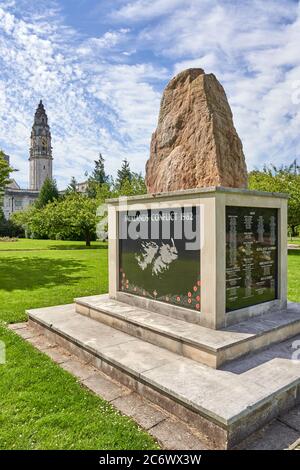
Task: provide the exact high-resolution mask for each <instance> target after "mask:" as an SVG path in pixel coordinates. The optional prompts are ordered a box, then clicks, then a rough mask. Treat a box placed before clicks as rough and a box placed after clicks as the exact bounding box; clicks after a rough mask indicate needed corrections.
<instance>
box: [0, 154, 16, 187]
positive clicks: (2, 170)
mask: <svg viewBox="0 0 300 470" xmlns="http://www.w3.org/2000/svg"><path fill="white" fill-rule="evenodd" d="M12 171H14V170H13V168H11V167H10V166H9V163H8V162H7V161H6V160H5V158H4V152H3V151H2V150H0V196H1V195H3V193H4V189H5V187H6V186H7V185H8V184H9V183H10V178H9V175H10V173H11V172H12Z"/></svg>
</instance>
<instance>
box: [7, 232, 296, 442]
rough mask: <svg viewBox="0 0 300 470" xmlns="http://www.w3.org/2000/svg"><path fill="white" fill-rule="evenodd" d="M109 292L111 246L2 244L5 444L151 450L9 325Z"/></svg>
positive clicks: (292, 260) (126, 422)
mask: <svg viewBox="0 0 300 470" xmlns="http://www.w3.org/2000/svg"><path fill="white" fill-rule="evenodd" d="M103 292H107V245H106V244H104V243H93V244H92V246H91V247H90V248H85V246H84V244H83V242H61V241H48V240H19V241H17V242H0V321H2V323H0V339H1V340H2V341H4V342H5V345H6V349H7V362H6V364H5V365H0V449H57V448H59V449H72V448H75V449H151V448H156V447H157V445H156V443H155V442H154V441H153V439H152V438H151V437H150V436H149V435H148V434H146V433H145V432H143V431H142V430H140V429H139V428H138V427H137V425H136V424H135V423H134V422H133V421H131V420H130V419H128V418H126V417H123V416H121V415H120V414H119V413H117V412H116V410H114V409H113V408H112V407H111V406H110V405H109V404H108V403H107V402H105V401H104V400H101V399H100V398H98V397H96V396H95V395H93V394H92V393H90V392H88V391H87V390H85V389H84V388H82V387H81V386H80V385H79V384H78V383H77V382H76V379H75V378H74V377H72V376H71V375H70V374H68V373H67V372H65V371H63V370H62V369H61V368H60V367H59V366H57V365H56V364H55V363H53V362H52V361H51V360H50V359H49V358H48V357H47V356H45V355H44V354H42V353H40V352H38V351H37V350H36V349H34V348H33V347H32V346H31V345H30V344H28V343H27V342H26V341H24V340H22V339H21V338H19V337H18V336H17V335H16V334H14V333H13V332H11V331H9V330H7V328H6V327H5V324H4V322H7V323H10V322H19V321H23V320H25V319H26V316H25V309H28V308H34V307H41V306H48V305H57V304H63V303H69V302H72V300H73V298H74V297H80V296H84V295H93V294H98V293H103ZM289 299H290V300H293V301H298V302H299V301H300V250H299V251H292V250H290V252H289Z"/></svg>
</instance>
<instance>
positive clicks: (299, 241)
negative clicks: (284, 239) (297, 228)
mask: <svg viewBox="0 0 300 470" xmlns="http://www.w3.org/2000/svg"><path fill="white" fill-rule="evenodd" d="M288 244H290V245H300V238H299V237H297V238H288Z"/></svg>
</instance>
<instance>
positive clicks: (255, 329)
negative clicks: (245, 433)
mask: <svg viewBox="0 0 300 470" xmlns="http://www.w3.org/2000/svg"><path fill="white" fill-rule="evenodd" d="M75 302H76V303H75V308H76V312H77V313H80V314H82V315H86V316H88V317H90V318H93V319H94V320H98V321H100V322H101V323H104V324H106V325H109V326H111V327H113V328H116V329H118V330H121V331H124V332H125V333H128V334H129V335H131V336H135V337H136V338H141V339H143V340H144V341H147V342H149V343H152V344H155V345H156V346H160V347H161V348H165V349H168V350H169V351H172V352H175V353H176V354H180V355H181V356H185V357H188V358H190V359H193V360H194V361H197V362H201V363H202V364H206V365H208V366H210V367H213V368H219V367H220V366H221V365H222V364H225V363H227V362H228V361H231V360H233V359H236V358H238V357H241V356H243V355H245V354H247V353H249V352H252V351H257V350H259V349H262V348H265V347H267V346H269V345H270V344H273V343H277V342H279V341H284V340H285V339H287V338H290V337H292V336H295V335H297V334H300V304H294V303H289V305H288V308H287V309H286V310H284V311H282V310H281V311H278V310H277V311H275V312H272V313H267V314H265V315H262V316H259V317H253V318H251V319H249V320H246V321H244V322H241V323H238V324H236V325H232V326H230V327H227V328H225V329H222V330H212V329H210V328H205V327H203V326H200V325H196V324H191V323H189V322H186V321H183V320H179V319H176V318H171V317H168V316H166V315H160V314H159V313H156V312H151V311H149V310H145V309H141V308H138V307H135V306H132V305H128V304H126V303H124V302H120V301H117V300H113V299H110V298H109V296H108V295H95V296H91V297H81V298H79V299H75Z"/></svg>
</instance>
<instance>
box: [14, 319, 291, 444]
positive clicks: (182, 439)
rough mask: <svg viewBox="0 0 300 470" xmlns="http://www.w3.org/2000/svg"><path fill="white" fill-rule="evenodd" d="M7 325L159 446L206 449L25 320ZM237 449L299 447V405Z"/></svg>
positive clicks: (196, 436) (194, 434)
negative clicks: (130, 421)
mask: <svg viewBox="0 0 300 470" xmlns="http://www.w3.org/2000/svg"><path fill="white" fill-rule="evenodd" d="M9 328H10V329H11V330H13V331H14V332H15V333H16V334H18V335H19V336H21V337H22V338H23V339H26V340H27V341H29V342H30V343H31V344H32V345H33V346H35V347H36V348H37V349H39V350H40V351H42V352H43V353H45V354H47V355H48V356H49V357H50V358H51V359H52V360H53V361H55V362H56V363H57V364H59V365H60V366H61V367H62V368H63V369H65V370H67V371H68V372H70V373H71V374H73V375H74V376H75V377H77V379H78V382H79V383H80V384H81V385H82V386H84V387H87V388H88V389H89V390H91V391H92V392H93V393H95V394H97V395H99V396H101V397H102V398H104V399H105V400H107V401H108V402H110V403H111V404H112V405H113V406H115V407H116V408H117V409H118V410H119V411H120V412H121V413H122V414H124V415H127V416H130V417H132V418H133V419H134V420H135V421H136V422H137V423H138V425H139V426H141V427H142V428H144V429H146V430H147V431H148V432H149V434H151V435H152V436H154V438H155V439H156V440H157V441H158V442H159V444H160V446H161V447H162V448H164V449H170V450H171V449H176V450H205V449H207V448H208V447H207V443H205V442H203V441H202V440H201V438H200V436H199V434H198V432H197V430H196V429H194V428H192V427H189V426H187V425H186V424H185V423H183V422H182V421H180V420H179V419H178V418H176V417H174V416H172V415H170V414H168V413H167V412H166V411H165V410H163V409H161V408H160V407H158V406H156V405H154V404H152V403H151V402H149V401H148V400H146V399H144V398H142V397H141V396H140V395H138V394H137V393H135V392H133V391H132V390H130V389H128V388H126V387H124V386H123V385H121V384H120V383H118V382H116V381H114V380H112V379H111V378H110V377H108V376H106V375H105V374H103V373H102V372H100V371H99V370H98V369H96V368H94V367H91V366H90V365H89V364H88V363H84V362H82V361H80V360H79V359H78V358H77V357H76V356H74V355H72V354H70V353H69V352H68V351H66V350H65V349H63V348H61V347H59V346H57V345H56V344H54V343H51V342H49V340H48V339H47V338H46V337H45V336H44V335H41V334H40V333H39V332H38V331H36V330H35V329H34V328H32V327H30V326H29V325H28V323H19V324H13V325H10V326H9ZM238 448H239V449H248V450H251V449H257V450H259V449H261V450H279V449H297V448H298V450H300V406H298V407H295V408H293V409H292V410H291V411H290V412H288V413H286V414H284V415H282V416H281V417H279V418H277V419H276V420H274V421H273V422H271V423H270V424H269V425H268V426H266V427H265V428H263V429H262V430H260V431H259V432H257V433H255V434H254V435H252V436H250V437H249V438H248V439H247V440H246V441H244V442H243V444H241V445H240V446H239V447H238Z"/></svg>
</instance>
